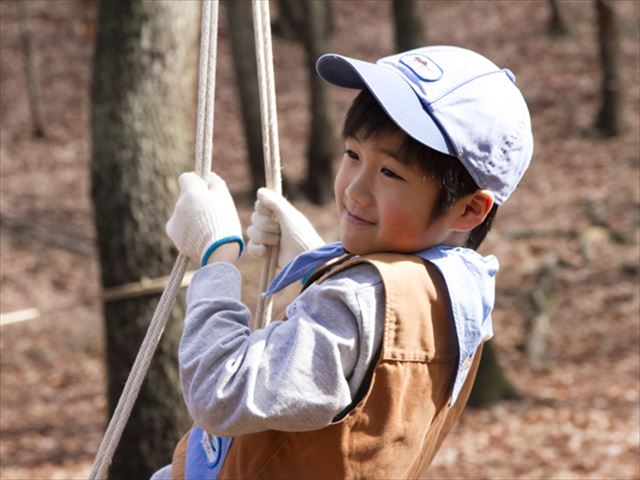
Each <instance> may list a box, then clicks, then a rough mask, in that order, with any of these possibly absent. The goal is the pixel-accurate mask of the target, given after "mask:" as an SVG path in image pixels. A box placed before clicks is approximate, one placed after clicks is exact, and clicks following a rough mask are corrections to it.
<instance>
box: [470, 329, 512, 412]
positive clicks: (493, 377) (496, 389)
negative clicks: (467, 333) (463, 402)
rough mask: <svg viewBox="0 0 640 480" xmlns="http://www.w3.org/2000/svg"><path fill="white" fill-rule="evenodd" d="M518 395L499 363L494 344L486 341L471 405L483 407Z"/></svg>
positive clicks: (471, 397) (472, 392) (471, 396)
mask: <svg viewBox="0 0 640 480" xmlns="http://www.w3.org/2000/svg"><path fill="white" fill-rule="evenodd" d="M517 397H518V394H517V393H516V391H515V389H514V388H513V386H512V385H511V383H510V382H509V379H508V378H507V377H506V376H505V374H504V371H503V370H502V367H501V366H500V364H499V363H498V357H497V356H496V353H495V350H494V348H493V344H492V343H491V342H489V343H486V344H485V346H484V348H483V350H482V359H481V360H480V365H479V366H478V374H477V376H476V381H475V384H474V385H473V389H472V390H471V395H469V402H468V404H469V406H471V407H482V406H486V405H491V404H493V403H496V402H499V401H500V400H510V399H513V398H517Z"/></svg>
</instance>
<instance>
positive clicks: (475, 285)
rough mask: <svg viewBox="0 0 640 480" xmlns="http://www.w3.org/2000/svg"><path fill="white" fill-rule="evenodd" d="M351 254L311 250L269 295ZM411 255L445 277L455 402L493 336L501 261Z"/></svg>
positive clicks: (331, 248) (471, 255)
mask: <svg viewBox="0 0 640 480" xmlns="http://www.w3.org/2000/svg"><path fill="white" fill-rule="evenodd" d="M345 253H347V251H346V250H345V249H344V247H343V246H342V243H340V242H334V243H329V244H327V245H323V246H322V247H320V248H316V249H315V250H309V251H307V252H304V253H302V254H300V255H298V256H297V257H296V258H294V259H293V260H292V261H291V262H290V263H289V264H288V265H287V266H285V267H284V269H283V270H282V271H281V272H280V273H279V274H278V275H277V276H276V278H274V280H273V282H271V285H269V288H268V289H267V291H266V292H265V293H264V294H263V295H265V296H269V295H273V294H274V293H276V292H278V291H280V290H282V289H283V288H285V287H286V286H288V285H290V284H292V283H293V282H295V281H297V280H301V279H304V278H305V277H308V276H309V275H311V274H312V273H313V272H314V271H315V270H317V269H318V268H319V267H321V266H322V265H324V264H325V263H326V262H328V261H329V260H332V259H334V258H337V257H340V256H341V255H344V254H345ZM411 255H415V256H417V257H420V258H422V259H423V260H427V261H429V262H430V263H431V264H433V265H434V266H435V267H436V268H437V269H438V271H439V272H440V273H441V274H442V276H443V278H444V280H445V283H446V285H447V290H448V291H449V298H450V300H451V311H452V314H453V320H454V323H455V326H456V336H457V339H458V347H459V349H460V357H459V363H458V371H457V373H456V378H455V382H454V386H453V391H452V393H451V402H450V404H451V405H453V403H454V402H455V401H456V399H457V398H458V394H459V393H460V390H461V389H462V386H463V385H464V382H465V380H466V378H467V375H468V373H469V366H470V365H471V360H472V358H473V355H474V354H475V352H476V350H477V348H478V346H479V345H480V343H482V341H483V340H484V339H488V338H491V337H492V336H493V328H492V323H491V311H492V310H493V304H494V296H495V274H496V272H497V271H498V261H497V260H496V258H495V257H493V256H487V257H483V256H482V255H480V254H478V253H477V252H475V251H473V250H470V249H468V248H461V247H449V246H444V245H438V246H435V247H431V248H427V249H425V250H422V251H420V252H415V253H413V254H411Z"/></svg>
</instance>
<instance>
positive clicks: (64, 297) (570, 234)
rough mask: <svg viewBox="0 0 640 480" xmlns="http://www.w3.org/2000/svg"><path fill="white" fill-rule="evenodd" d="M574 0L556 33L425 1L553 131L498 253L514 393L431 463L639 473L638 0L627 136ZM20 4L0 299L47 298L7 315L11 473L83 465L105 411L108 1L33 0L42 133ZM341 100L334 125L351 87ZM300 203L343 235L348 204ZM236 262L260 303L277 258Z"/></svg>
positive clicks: (250, 295)
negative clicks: (539, 343)
mask: <svg viewBox="0 0 640 480" xmlns="http://www.w3.org/2000/svg"><path fill="white" fill-rule="evenodd" d="M557 3H558V5H559V6H560V9H561V13H562V16H563V19H564V20H565V23H566V26H567V28H568V33H567V34H566V35H564V36H554V35H551V34H550V33H549V16H550V10H549V6H548V3H547V2H545V1H517V2H508V1H480V0H475V1H429V2H423V4H421V14H422V16H423V20H424V25H425V29H426V36H427V40H428V42H429V43H430V44H454V45H459V46H462V47H467V48H471V49H474V50H477V51H479V52H481V53H483V54H485V55H487V56H488V57H490V58H491V59H492V60H494V61H495V62H496V63H497V64H498V65H500V66H505V67H508V68H510V69H511V70H512V71H513V72H514V73H515V74H516V76H517V79H518V85H519V87H520V88H521V89H522V91H523V92H524V95H525V98H526V100H527V103H528V104H529V107H530V110H531V113H532V120H533V128H534V136H535V139H536V152H535V156H534V160H533V163H532V166H531V168H530V170H529V172H528V173H527V175H526V176H525V178H524V181H523V183H522V186H521V187H520V189H519V191H518V192H517V193H516V194H515V195H514V196H513V198H512V199H511V200H510V201H509V202H508V203H507V204H506V205H505V206H504V207H502V208H501V211H500V214H499V217H498V220H497V223H496V225H495V227H494V230H493V231H492V233H491V234H490V236H489V238H488V239H487V241H486V242H485V244H484V245H483V247H482V249H481V250H482V252H483V253H486V254H489V253H494V254H496V255H497V256H498V257H499V259H500V262H501V271H500V273H499V276H498V291H497V306H496V311H495V314H494V322H495V330H496V337H495V340H494V341H493V344H494V346H495V347H496V350H497V352H498V356H499V359H500V362H501V364H502V366H503V367H504V369H505V372H506V374H507V376H508V378H509V379H510V381H511V382H512V384H513V385H514V387H515V389H516V390H517V392H518V394H519V396H518V398H517V399H515V400H510V401H505V402H500V403H498V404H496V405H493V406H491V407H486V408H480V409H468V410H467V411H466V413H465V414H464V415H463V418H462V420H461V422H460V424H459V425H458V426H457V427H456V429H455V430H454V431H453V433H452V434H451V435H450V436H449V438H448V439H447V441H446V442H445V444H444V446H443V448H442V450H441V452H440V453H439V454H438V456H437V457H436V460H435V462H434V464H433V466H432V467H431V469H430V471H429V474H430V476H431V477H433V478H532V479H533V478H535V479H537V478H562V479H565V478H612V479H614V478H615V479H627V478H629V479H631V478H638V477H639V476H640V463H639V460H638V458H639V453H640V429H639V427H638V425H639V423H640V380H639V376H640V355H639V343H640V324H639V308H640V299H639V296H640V295H639V291H638V281H639V280H638V275H639V268H640V267H639V263H638V248H639V242H640V210H639V209H640V190H639V189H640V143H639V142H640V139H639V118H640V87H639V85H640V34H639V32H638V22H639V19H640V3H639V2H636V1H632V0H630V1H615V2H612V3H613V5H614V6H615V9H616V11H617V13H618V22H619V30H620V60H621V61H620V65H621V74H622V84H623V86H624V103H623V108H624V119H625V124H626V128H625V129H624V131H623V133H622V134H620V135H618V136H615V137H610V138H609V137H604V136H602V135H601V134H599V132H598V131H597V130H596V129H594V128H593V125H594V123H595V120H596V117H597V115H598V111H599V108H600V102H601V95H600V82H601V68H600V63H599V56H598V43H597V31H596V18H595V17H596V11H595V8H594V2H591V1H580V0H578V1H562V2H557ZM17 5H18V3H17V2H14V1H3V2H0V113H1V119H0V126H1V132H0V167H1V173H0V187H1V188H0V220H1V224H0V227H1V228H0V242H1V243H0V247H1V250H0V289H1V298H0V312H1V313H2V314H3V318H5V319H6V318H9V317H7V315H6V314H7V313H11V312H15V311H22V310H25V309H34V308H35V309H37V312H36V313H35V315H34V316H35V318H34V319H33V320H30V321H25V322H19V323H13V324H7V323H5V324H3V326H2V327H1V328H2V330H1V331H0V334H1V336H0V478H2V479H5V478H6V479H31V478H64V479H66V478H82V477H86V475H87V474H88V471H89V467H90V465H91V462H92V460H93V456H94V455H95V452H96V451H97V448H98V444H99V442H100V439H101V437H102V433H103V430H104V426H105V422H106V415H107V414H106V409H107V400H106V371H105V363H104V354H105V352H104V336H105V333H104V332H105V327H104V324H103V319H102V300H101V285H100V273H99V262H98V257H97V250H96V232H95V227H94V225H95V223H94V210H93V207H92V204H91V195H90V173H89V170H90V161H91V144H90V141H91V133H90V122H89V107H90V90H91V72H92V61H93V55H94V41H95V30H96V5H95V2H89V1H82V0H55V1H28V2H26V6H27V13H28V16H29V21H30V30H31V37H32V51H33V56H34V60H35V65H36V67H37V68H36V72H37V80H38V85H39V89H40V101H41V116H42V127H43V130H44V137H41V138H34V136H33V134H32V133H33V125H32V120H31V117H30V113H29V107H28V102H27V97H28V95H27V88H26V87H27V84H28V82H27V81H26V78H25V73H24V70H25V69H24V56H23V53H22V50H21V43H20V26H19V21H18V20H19V13H18V12H19V11H18V9H17V8H16V7H17ZM222 14H223V15H222V19H221V20H222V25H221V31H220V45H219V58H218V62H219V63H218V65H219V66H218V95H217V100H216V124H215V134H214V135H215V136H214V138H215V147H214V148H215V152H214V168H215V169H216V170H217V171H219V172H220V173H221V174H223V176H224V177H225V178H226V179H227V181H228V183H229V185H230V187H231V190H232V192H233V193H234V194H235V196H236V198H237V201H238V206H239V209H240V212H241V217H242V218H243V220H244V222H245V225H246V224H247V223H246V222H247V220H248V216H249V214H250V212H251V207H252V197H253V192H252V184H251V175H250V173H249V167H248V162H247V152H246V149H245V147H244V140H243V136H242V135H243V134H242V124H241V116H240V111H239V103H238V100H237V96H236V94H235V91H234V89H233V86H234V84H235V81H234V74H233V67H232V54H231V49H230V45H229V31H228V26H227V24H226V23H225V20H226V17H225V15H224V10H222ZM333 16H334V32H333V35H332V37H331V39H330V43H329V46H330V51H336V52H339V53H343V54H346V55H350V56H355V57H358V58H363V59H368V60H374V59H376V58H379V57H381V56H383V55H387V54H390V53H393V50H394V39H393V25H392V22H391V4H390V2H386V1H367V2H355V1H354V2H347V1H334V2H333ZM274 18H276V19H277V12H275V11H274ZM194 48H196V47H195V46H194ZM274 55H275V58H274V60H275V70H276V87H277V91H278V114H279V122H280V132H281V150H282V156H283V165H284V173H285V175H286V176H287V177H288V179H289V181H290V182H291V183H292V184H295V183H296V182H301V181H303V179H304V175H305V173H304V172H305V157H306V154H307V151H306V149H307V145H306V139H307V136H308V128H309V114H308V104H309V92H308V80H307V75H308V72H307V69H306V67H305V60H304V53H303V51H302V49H301V47H300V46H299V45H298V44H297V43H296V42H293V41H291V40H287V39H284V38H275V39H274ZM330 95H331V102H332V106H333V107H332V108H333V116H334V118H335V119H336V120H339V119H340V118H341V117H342V115H343V114H344V111H345V110H346V107H347V105H348V102H349V100H350V98H351V97H352V95H353V94H352V93H351V92H348V91H343V90H340V89H337V88H336V89H333V90H331V92H330ZM338 126H339V122H336V128H338ZM336 134H337V132H336ZM336 158H337V156H336ZM186 162H187V163H186V165H188V164H189V163H188V162H190V160H189V159H186ZM177 173H178V172H176V175H177ZM296 205H298V206H299V207H300V208H301V209H302V210H303V211H304V212H305V213H306V214H308V215H309V216H310V218H311V219H312V220H313V221H314V223H315V224H316V225H317V226H318V228H319V230H320V231H321V232H322V233H323V234H324V236H325V238H327V239H334V238H336V236H337V231H336V229H335V225H334V221H335V219H334V216H333V209H332V207H331V205H325V206H316V205H313V204H311V203H308V202H306V201H305V200H304V199H303V198H297V199H296ZM95 215H100V212H96V213H95ZM157 234H158V235H164V232H161V231H159V232H157ZM241 268H242V270H243V273H244V274H245V278H247V279H249V281H248V282H247V284H246V285H245V296H246V301H247V303H249V304H250V305H252V304H253V303H255V296H256V295H257V277H258V271H259V268H260V267H259V264H258V262H255V261H252V260H251V259H249V258H246V259H243V261H242V262H241ZM167 273H168V272H167ZM541 297H542V300H541ZM31 311H32V312H34V311H33V310H31ZM541 318H542V319H544V320H545V321H548V322H549V325H550V328H549V330H548V332H547V334H546V336H545V342H544V345H545V349H544V354H543V355H542V357H541V358H538V359H537V361H535V362H533V361H532V360H531V356H530V350H529V349H528V348H527V340H528V339H529V338H530V334H531V331H532V328H533V327H532V326H535V325H536V324H538V323H537V322H540V320H541ZM167 461H168V459H167ZM158 466H160V465H158Z"/></svg>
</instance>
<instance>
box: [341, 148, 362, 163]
mask: <svg viewBox="0 0 640 480" xmlns="http://www.w3.org/2000/svg"><path fill="white" fill-rule="evenodd" d="M344 154H345V155H346V156H348V157H349V158H350V159H352V160H358V159H359V158H360V157H358V154H357V153H356V152H354V151H353V150H349V149H348V148H347V149H346V150H345V151H344Z"/></svg>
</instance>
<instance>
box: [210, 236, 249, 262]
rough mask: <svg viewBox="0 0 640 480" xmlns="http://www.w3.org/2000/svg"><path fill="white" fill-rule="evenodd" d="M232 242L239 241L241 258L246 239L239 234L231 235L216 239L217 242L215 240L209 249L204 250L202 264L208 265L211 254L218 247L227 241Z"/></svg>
mask: <svg viewBox="0 0 640 480" xmlns="http://www.w3.org/2000/svg"><path fill="white" fill-rule="evenodd" d="M231 242H237V244H238V245H239V246H240V253H239V254H238V258H240V256H241V255H242V252H243V251H244V240H242V237H239V236H238V235H231V236H229V237H224V238H221V239H220V240H216V241H215V242H213V243H212V244H211V246H210V247H209V248H207V250H206V251H205V252H204V255H202V261H201V262H200V266H201V267H205V266H206V265H207V261H208V260H209V257H210V256H211V254H212V253H213V251H214V250H215V249H216V248H218V247H219V246H220V245H224V244H225V243H231Z"/></svg>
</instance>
